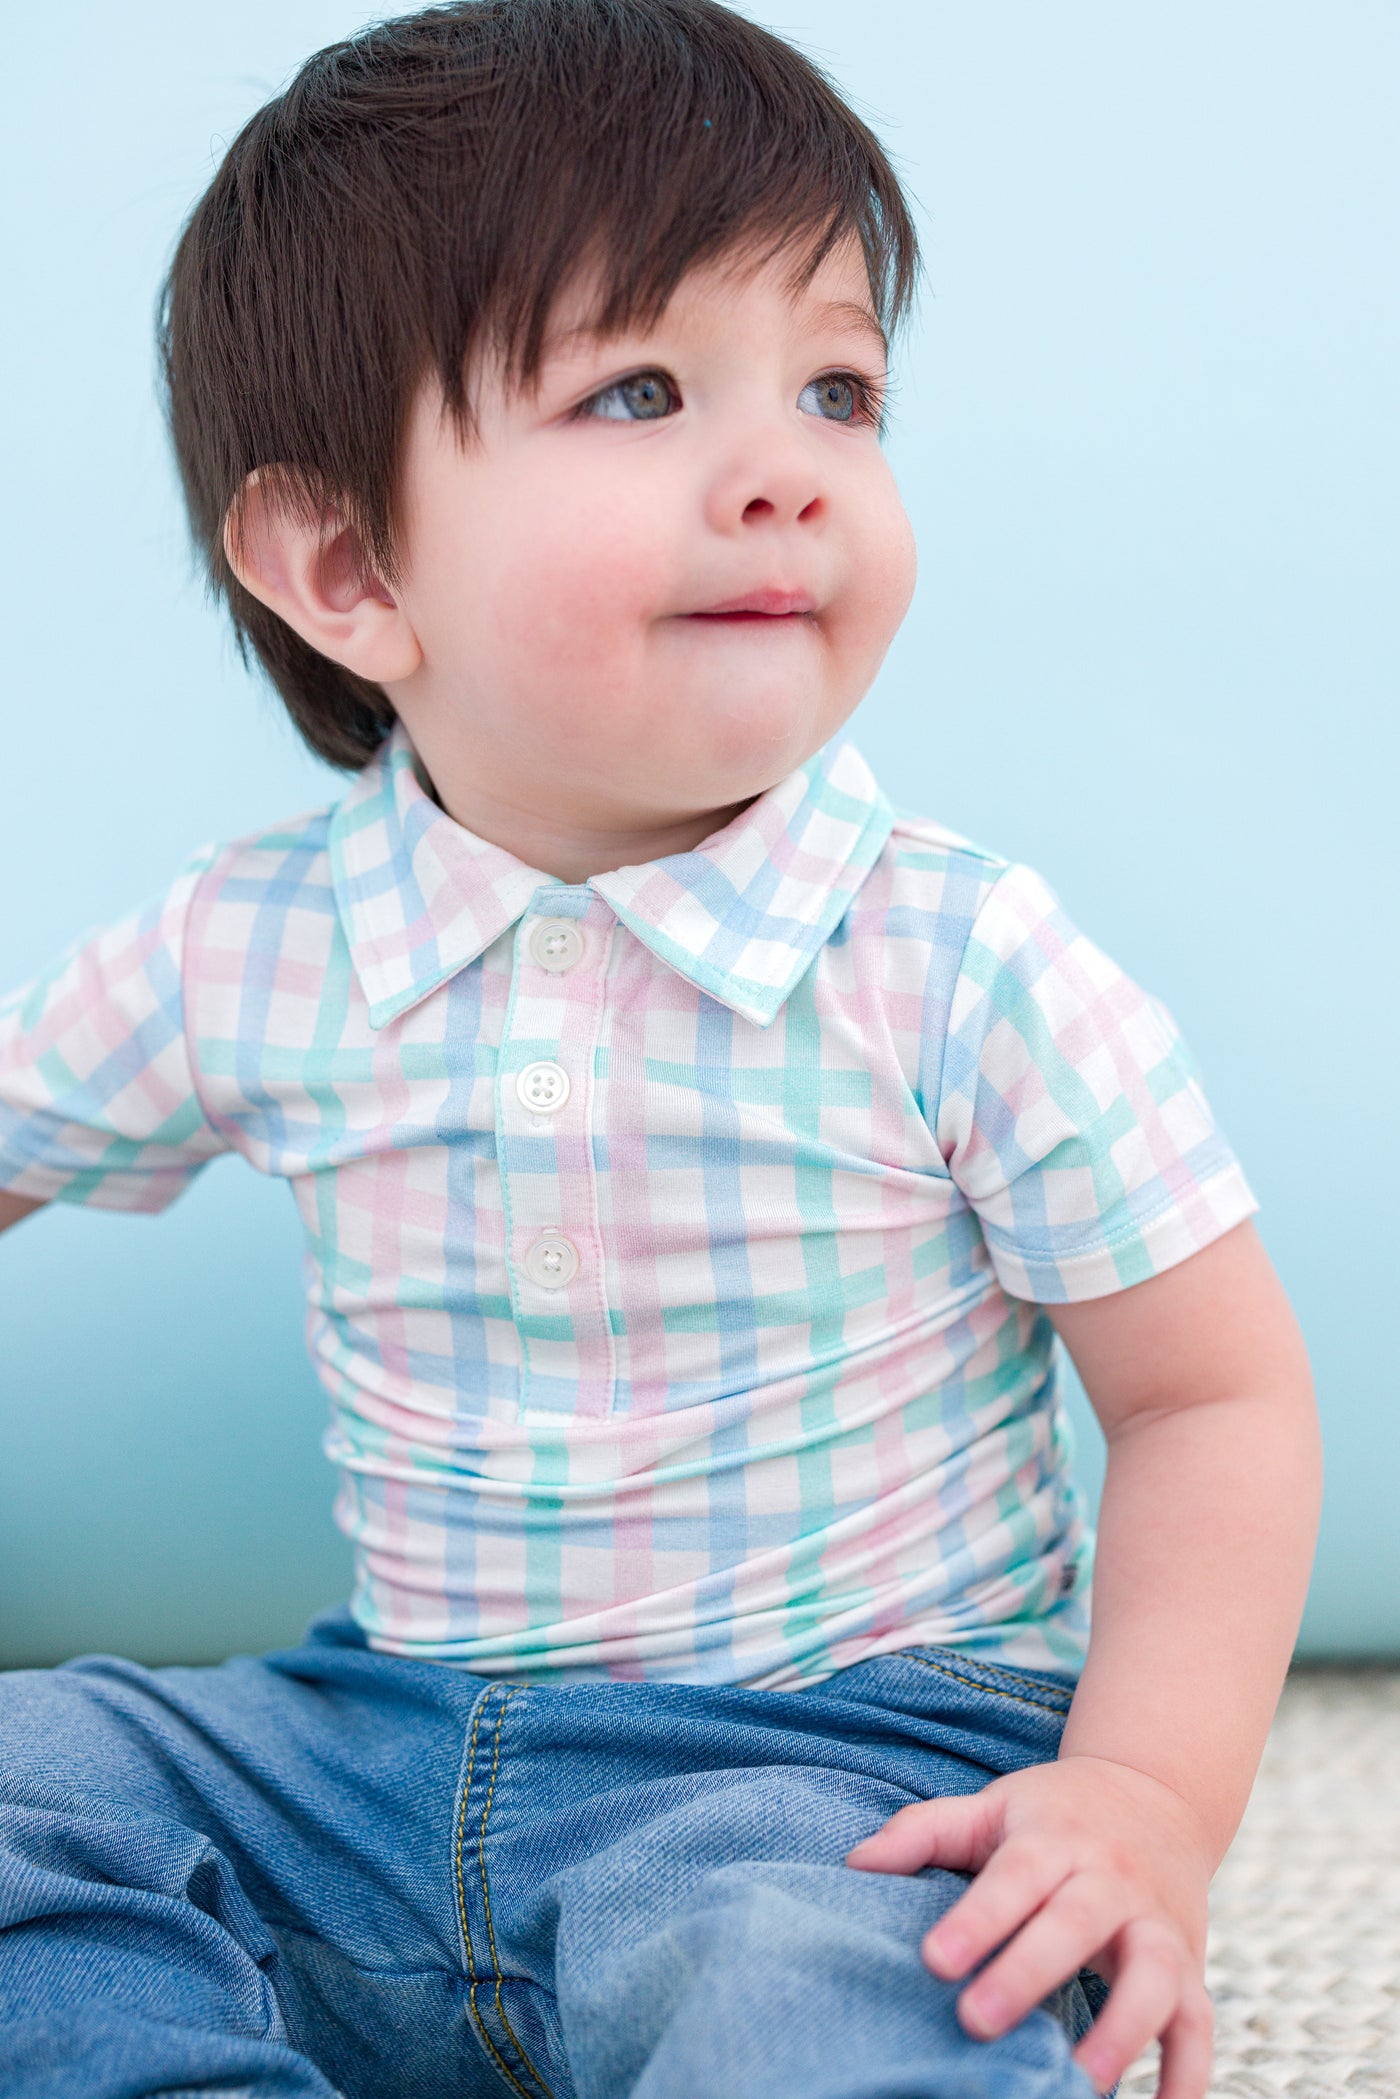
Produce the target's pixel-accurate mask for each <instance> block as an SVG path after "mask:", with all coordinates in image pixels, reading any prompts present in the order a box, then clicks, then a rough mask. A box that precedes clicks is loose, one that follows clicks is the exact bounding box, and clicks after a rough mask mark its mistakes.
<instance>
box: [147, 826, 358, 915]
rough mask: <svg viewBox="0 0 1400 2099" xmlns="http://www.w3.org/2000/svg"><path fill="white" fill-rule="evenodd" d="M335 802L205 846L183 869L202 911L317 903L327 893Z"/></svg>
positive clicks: (291, 906)
mask: <svg viewBox="0 0 1400 2099" xmlns="http://www.w3.org/2000/svg"><path fill="white" fill-rule="evenodd" d="M336 807H337V805H336V804H335V803H334V802H332V803H328V804H327V805H326V806H325V807H324V808H321V809H311V810H306V811H303V812H302V813H301V814H299V815H296V816H291V817H286V818H284V819H283V820H282V821H281V822H280V823H275V824H269V825H267V826H266V827H265V828H263V829H261V830H257V831H250V832H248V833H247V834H246V836H244V837H242V838H233V839H229V840H227V841H226V842H225V843H223V844H219V845H212V846H206V847H205V848H204V849H203V851H202V852H200V853H198V854H196V856H195V858H194V860H193V861H191V863H190V865H189V867H188V868H187V869H186V870H185V878H186V879H188V878H191V877H192V878H193V883H194V888H195V891H196V895H197V901H198V904H199V905H200V906H202V907H203V908H204V909H205V910H208V909H210V908H213V907H215V906H223V907H227V908H231V909H242V910H248V909H256V910H270V911H278V910H291V909H295V908H297V907H298V906H300V907H302V908H308V907H309V908H312V909H315V908H316V907H317V904H318V901H319V900H320V899H321V898H322V897H324V898H326V899H329V897H330V893H331V875H330V830H331V821H332V819H333V817H334V815H335V811H336Z"/></svg>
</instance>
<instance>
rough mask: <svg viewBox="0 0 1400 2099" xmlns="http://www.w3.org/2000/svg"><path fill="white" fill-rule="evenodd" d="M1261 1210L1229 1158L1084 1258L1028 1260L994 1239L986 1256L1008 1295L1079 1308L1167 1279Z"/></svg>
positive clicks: (1088, 1251) (1081, 1254)
mask: <svg viewBox="0 0 1400 2099" xmlns="http://www.w3.org/2000/svg"><path fill="white" fill-rule="evenodd" d="M1258 1208H1259V1203H1258V1200H1257V1198H1256V1197H1255V1195H1254V1192H1253V1190H1252V1189H1251V1188H1250V1186H1249V1183H1248V1182H1247V1181H1246V1179H1245V1177H1244V1172H1243V1169H1242V1168H1241V1167H1240V1165H1239V1162H1238V1161H1237V1160H1235V1159H1231V1160H1229V1161H1228V1163H1227V1164H1225V1165H1224V1166H1223V1167H1222V1168H1221V1169H1220V1171H1219V1172H1218V1173H1215V1174H1212V1175H1211V1176H1210V1178H1209V1179H1208V1180H1206V1181H1203V1182H1202V1183H1201V1184H1200V1185H1199V1186H1197V1187H1195V1188H1192V1189H1191V1190H1190V1191H1189V1192H1187V1193H1186V1194H1185V1195H1183V1196H1182V1197H1179V1198H1172V1199H1169V1200H1168V1202H1167V1203H1166V1204H1164V1206H1163V1207H1162V1208H1160V1209H1158V1210H1157V1211H1155V1212H1154V1213H1153V1214H1152V1215H1151V1216H1150V1217H1148V1218H1146V1219H1144V1220H1143V1221H1141V1222H1140V1223H1138V1224H1137V1226H1136V1227H1135V1228H1134V1229H1131V1230H1129V1231H1126V1232H1122V1233H1119V1234H1116V1235H1114V1236H1113V1237H1112V1238H1110V1239H1107V1240H1105V1241H1104V1242H1103V1243H1101V1244H1100V1245H1098V1246H1094V1247H1089V1248H1087V1249H1085V1250H1084V1251H1082V1252H1076V1253H1073V1254H1065V1255H1062V1256H1061V1257H1060V1258H1059V1259H1058V1260H1056V1259H1052V1258H1049V1257H1040V1258H1027V1257H1026V1256H1025V1255H1024V1254H1022V1253H1020V1252H1018V1251H1017V1250H1016V1249H1015V1248H1014V1247H1009V1246H1000V1245H997V1244H996V1243H995V1241H994V1240H993V1239H992V1237H991V1236H990V1235H988V1237H987V1250H988V1252H989V1254H990V1255H991V1260H992V1266H993V1267H994V1269H995V1270H996V1275H997V1280H998V1282H999V1283H1000V1284H1001V1286H1002V1288H1003V1290H1005V1291H1006V1293H1007V1295H1008V1296H1010V1297H1016V1298H1022V1299H1024V1300H1026V1301H1027V1302H1028V1303H1031V1304H1042V1305H1056V1304H1078V1303H1083V1302H1085V1301H1087V1300H1089V1299H1092V1298H1096V1297H1110V1296H1112V1295H1113V1294H1114V1292H1115V1291H1119V1290H1128V1289H1131V1288H1132V1286H1133V1284H1134V1283H1143V1282H1146V1281H1147V1280H1148V1279H1149V1278H1150V1277H1152V1276H1154V1275H1164V1274H1165V1273H1166V1272H1167V1270H1168V1269H1170V1268H1176V1267H1178V1266H1179V1265H1180V1263H1181V1262H1183V1261H1187V1260H1189V1259H1190V1258H1191V1256H1192V1254H1197V1253H1201V1252H1203V1251H1204V1249H1205V1248H1206V1247H1207V1246H1210V1245H1213V1244H1214V1242H1215V1241H1216V1240H1217V1239H1222V1238H1223V1237H1224V1236H1225V1234H1226V1232H1229V1231H1233V1230H1234V1228H1235V1226H1236V1225H1237V1224H1243V1223H1244V1221H1245V1219H1246V1218H1248V1217H1252V1216H1254V1214H1255V1213H1256V1211H1257V1210H1258Z"/></svg>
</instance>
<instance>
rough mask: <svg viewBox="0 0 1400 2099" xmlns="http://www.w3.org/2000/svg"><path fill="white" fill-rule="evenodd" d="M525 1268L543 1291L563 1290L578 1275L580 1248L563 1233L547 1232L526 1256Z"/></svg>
mask: <svg viewBox="0 0 1400 2099" xmlns="http://www.w3.org/2000/svg"><path fill="white" fill-rule="evenodd" d="M525 1267H526V1270H527V1272H528V1274H529V1275H530V1277H531V1278H532V1280H533V1281H534V1282H537V1283H538V1284H539V1286H540V1288H541V1290H562V1289H563V1287H564V1285H565V1284H566V1283H571V1282H572V1281H573V1279H574V1277H575V1276H576V1275H577V1274H578V1248H577V1247H576V1246H575V1245H574V1242H573V1240H572V1239H566V1238H565V1237H564V1234H563V1233H562V1232H546V1233H545V1235H544V1237H543V1238H542V1239H537V1240H536V1241H535V1243H534V1245H533V1246H532V1247H531V1248H530V1251H529V1252H528V1253H527V1254H526V1256H525Z"/></svg>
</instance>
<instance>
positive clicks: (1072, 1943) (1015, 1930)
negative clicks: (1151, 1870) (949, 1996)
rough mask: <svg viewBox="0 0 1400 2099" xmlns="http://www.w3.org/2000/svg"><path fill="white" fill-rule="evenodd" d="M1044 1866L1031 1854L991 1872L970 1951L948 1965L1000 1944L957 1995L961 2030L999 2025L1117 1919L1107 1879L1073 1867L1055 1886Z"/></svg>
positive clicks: (1016, 2015) (1055, 1984)
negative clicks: (990, 1896) (992, 1887)
mask: <svg viewBox="0 0 1400 2099" xmlns="http://www.w3.org/2000/svg"><path fill="white" fill-rule="evenodd" d="M1001 1856H1005V1854H1002V1855H1001ZM999 1863H1000V1859H998V1860H997V1861H995V1862H994V1865H993V1866H991V1867H988V1869H987V1872H986V1873H985V1874H984V1875H983V1879H987V1878H989V1877H990V1876H991V1874H992V1873H993V1871H994V1868H995V1865H996V1864H999ZM1052 1871H1053V1868H1047V1867H1046V1866H1045V1865H1044V1863H1043V1862H1042V1861H1040V1860H1038V1859H1034V1858H1033V1859H1031V1860H1028V1861H1026V1862H1025V1863H1024V1864H1018V1865H1017V1868H1016V1871H1015V1873H1014V1875H1013V1874H1012V1873H1011V1872H1009V1871H1008V1872H1007V1873H1006V1874H1005V1875H1004V1876H999V1878H1000V1880H1001V1885H1000V1886H999V1887H998V1888H997V1889H996V1891H995V1900H994V1901H989V1902H987V1904H986V1905H985V1907H984V1910H983V1912H982V1913H981V1914H980V1915H979V1916H978V1918H977V1920H976V1926H975V1929H976V1938H975V1940H974V1941H973V1943H972V1945H971V1946H970V1948H968V1949H966V1950H967V1951H968V1952H970V1956H971V1957H970V1958H966V1957H964V1958H962V1959H960V1960H959V1962H958V1967H957V1971H956V1972H957V1973H958V1974H965V1973H966V1972H967V1969H968V1968H969V1967H971V1966H973V1965H974V1964H975V1963H976V1962H977V1961H978V1960H980V1959H982V1958H984V1956H985V1955H986V1954H987V1953H990V1952H991V1950H992V1948H993V1947H995V1946H1001V1948H1002V1951H1001V1952H1000V1953H999V1954H998V1955H997V1957H996V1959H995V1960H994V1961H992V1962H991V1963H990V1965H989V1966H987V1967H986V1968H984V1969H983V1970H982V1972H981V1974H980V1975H979V1976H978V1977H977V1979H976V1981H975V1982H973V1983H972V1984H971V1985H970V1987H969V1988H967V1989H966V1990H964V1991H963V1993H962V1996H961V1997H960V1998H959V2000H958V2016H959V2018H960V2019H961V2020H962V2022H963V2025H964V2026H965V2027H966V2028H967V2029H968V2031H969V2033H977V2034H980V2035H981V2036H983V2037H984V2038H988V2037H990V2036H991V2035H993V2034H998V2033H1005V2032H1006V2030H1007V2028H1008V2027H1011V2026H1014V2025H1015V2024H1016V2023H1017V2021H1018V2020H1020V2019H1024V2017H1025V2016H1026V2013H1027V2012H1029V2011H1031V2010H1033V2009H1034V2007H1035V2006H1036V2005H1037V2004H1039V2003H1040V2001H1041V1999H1042V1998H1044V1997H1048V1996H1049V1994H1050V1992H1051V1991H1052V1990H1054V1989H1058V1988H1059V1986H1060V1984H1061V1983H1062V1982H1066V1981H1068V1979H1069V1977H1070V1976H1071V1975H1077V1974H1078V1972H1079V1970H1080V1968H1082V1967H1083V1965H1084V1963H1085V1961H1086V1960H1088V1959H1089V1957H1090V1955H1091V1954H1094V1953H1097V1952H1098V1950H1099V1948H1100V1947H1101V1946H1102V1945H1104V1944H1105V1942H1106V1941H1107V1940H1109V1939H1111V1938H1112V1937H1113V1936H1114V1934H1115V1933H1116V1932H1117V1931H1118V1930H1119V1928H1120V1927H1121V1925H1122V1923H1123V1897H1122V1894H1121V1891H1119V1890H1117V1889H1115V1888H1114V1887H1113V1886H1112V1885H1111V1883H1110V1882H1108V1881H1106V1880H1104V1881H1096V1880H1094V1878H1093V1877H1092V1876H1091V1875H1089V1874H1087V1873H1076V1874H1074V1875H1072V1876H1071V1877H1069V1878H1066V1879H1064V1880H1062V1881H1061V1883H1060V1884H1059V1886H1058V1887H1057V1886H1054V1885H1053V1883H1052V1884H1050V1885H1047V1883H1050V1881H1051V1872H1052ZM966 1901H967V1898H966V1897H964V1903H966ZM961 1907H963V1904H958V1905H956V1906H955V1909H954V1910H950V1911H949V1913H948V1915H949V1917H950V1918H952V1917H954V1916H955V1915H956V1909H957V1908H961ZM944 1921H945V1922H946V1921H947V1920H946V1919H945V1920H944ZM933 1936H934V1934H933V1933H930V1934H929V1937H930V1938H932V1937H933ZM925 1949H926V1951H927V1940H926V1941H925ZM936 1950H937V1949H936ZM942 1972H944V1973H947V1972H948V1971H947V1970H946V1969H945V1970H943V1971H942Z"/></svg>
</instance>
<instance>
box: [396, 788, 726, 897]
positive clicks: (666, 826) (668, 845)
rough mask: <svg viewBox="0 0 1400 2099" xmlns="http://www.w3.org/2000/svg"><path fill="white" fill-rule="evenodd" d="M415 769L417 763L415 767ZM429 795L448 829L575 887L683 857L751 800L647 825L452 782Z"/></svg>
mask: <svg viewBox="0 0 1400 2099" xmlns="http://www.w3.org/2000/svg"><path fill="white" fill-rule="evenodd" d="M420 764H421V760H420ZM428 786H429V792H430V793H431V794H432V795H433V798H434V800H435V801H436V802H437V804H438V806H439V808H441V809H443V810H445V811H446V813H447V814H448V815H449V816H450V817H451V818H452V821H453V822H454V823H458V824H461V826H462V828H463V829H464V830H467V831H472V832H474V833H475V834H476V836H477V837H478V838H485V839H487V840H489V842H490V843H491V844H492V845H498V846H500V847H501V849H502V850H503V851H504V852H507V853H510V854H511V855H512V856H513V857H514V858H515V859H517V860H520V861H523V862H524V864H525V866H526V867H537V868H539V870H540V872H541V873H542V874H547V875H553V876H554V877H555V879H556V880H557V881H560V882H568V883H571V884H577V883H582V882H586V881H588V880H589V878H590V877H591V876H593V875H602V874H608V873H610V872H611V870H612V869H613V868H615V867H638V866H641V865H643V864H644V863H645V862H646V861H648V860H661V859H664V858H665V857H666V855H667V854H668V853H690V852H693V851H694V850H695V848H696V846H698V845H700V844H702V843H703V842H704V840H705V839H707V838H709V837H711V836H712V835H713V834H714V833H715V832H716V831H719V830H722V829H723V828H724V826H725V825H726V824H727V823H730V822H731V821H732V820H733V818H734V817H736V816H737V815H738V814H739V812H740V810H741V809H746V808H747V807H748V803H749V801H750V800H752V799H753V797H752V796H750V797H748V798H747V799H746V800H744V801H741V802H733V803H731V804H730V805H729V806H728V807H727V808H723V809H708V810H702V811H700V812H699V813H698V814H695V815H688V816H680V817H672V816H661V817H657V818H655V819H654V820H648V819H646V818H645V817H642V818H639V819H638V820H636V821H622V822H617V823H606V822H604V823H598V824H590V823H587V822H584V821H579V820H578V819H577V818H574V817H570V818H569V819H567V820H566V819H564V818H562V817H559V816H556V815H554V814H552V813H551V812H549V811H546V810H541V809H537V808H532V807H528V806H524V805H520V804H515V803H512V802H510V801H508V800H504V799H502V798H501V797H500V796H499V795H482V794H479V793H474V792H472V790H471V789H470V788H467V787H464V786H463V785H462V784H461V783H459V782H455V781H454V782H453V783H452V784H451V785H450V786H447V787H444V786H442V785H440V784H438V783H437V782H435V781H434V782H429V783H428Z"/></svg>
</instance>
